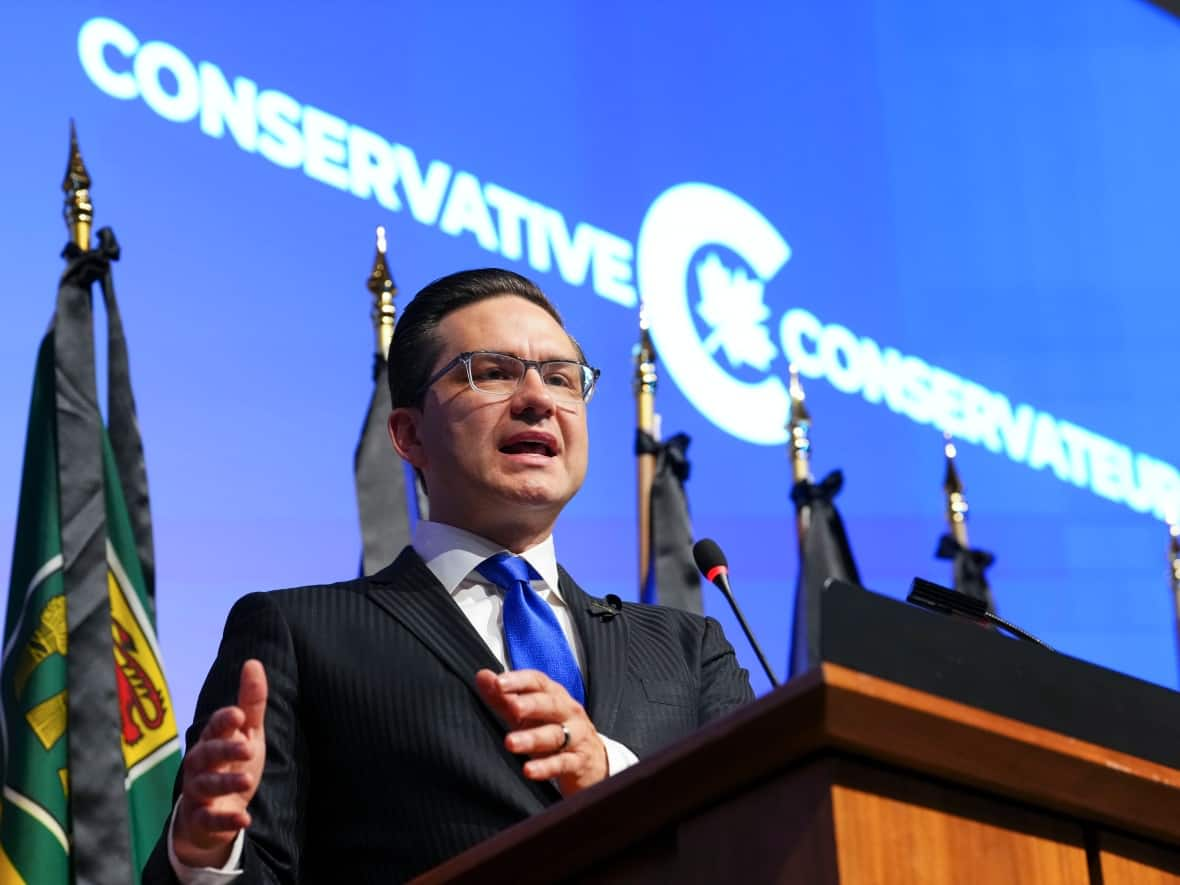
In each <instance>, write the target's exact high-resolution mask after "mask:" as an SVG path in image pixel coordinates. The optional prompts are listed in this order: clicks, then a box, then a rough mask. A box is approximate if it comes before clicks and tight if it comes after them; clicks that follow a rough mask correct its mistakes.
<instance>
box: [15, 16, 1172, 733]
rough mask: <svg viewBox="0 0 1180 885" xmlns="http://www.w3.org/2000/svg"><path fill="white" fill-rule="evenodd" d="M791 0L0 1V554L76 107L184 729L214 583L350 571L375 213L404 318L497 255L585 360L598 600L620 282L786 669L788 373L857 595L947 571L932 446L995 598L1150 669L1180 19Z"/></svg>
mask: <svg viewBox="0 0 1180 885" xmlns="http://www.w3.org/2000/svg"><path fill="white" fill-rule="evenodd" d="M802 5H803V4H799V6H802ZM795 6H796V5H795V4H769V3H768V4H763V5H754V4H739V5H737V6H734V5H732V4H729V5H726V6H725V7H724V8H721V7H716V6H713V5H708V4H699V5H696V6H690V7H689V8H679V9H678V10H677V11H676V12H675V14H672V13H671V12H666V11H661V10H660V9H657V8H648V7H645V6H640V7H638V8H636V7H634V6H633V5H626V6H624V5H622V4H617V5H616V4H610V3H605V4H603V3H600V4H594V5H593V7H589V6H587V7H573V6H567V5H565V4H507V5H504V4H496V5H487V4H470V5H468V6H466V7H464V8H462V9H461V10H459V11H451V12H448V13H446V14H444V13H442V12H440V11H437V10H433V9H432V8H431V7H429V6H428V5H427V6H422V5H421V4H404V5H402V4H389V5H372V4H339V5H337V6H334V7H332V8H331V10H330V11H329V10H328V9H327V8H325V7H321V6H319V5H315V4H306V5H305V6H303V7H302V8H299V7H292V6H289V5H288V6H283V7H281V8H276V9H272V10H267V9H257V8H252V7H243V8H238V9H234V10H232V11H231V10H229V9H228V8H225V9H216V10H200V11H198V10H196V9H167V8H162V7H160V6H159V5H158V4H125V3H124V4H120V3H114V4H101V3H78V4H74V5H69V6H67V7H65V8H59V9H55V10H53V11H52V12H50V11H44V10H40V9H31V8H30V9H22V10H9V11H7V12H6V13H5V18H6V19H7V21H8V25H9V30H10V32H11V33H12V34H14V35H19V39H15V40H13V41H12V42H11V45H10V47H9V50H8V51H7V52H6V53H5V55H4V57H3V59H0V73H2V74H3V76H4V79H5V82H6V83H8V84H10V88H8V89H6V90H5V93H4V96H3V98H2V99H0V108H2V109H3V112H4V119H5V120H6V121H7V122H8V126H7V128H6V133H7V137H6V138H5V140H4V141H5V145H4V148H3V154H2V155H3V157H4V158H5V160H6V162H5V164H4V168H5V173H6V174H5V175H4V178H3V185H2V190H3V193H4V195H5V199H4V202H3V205H4V208H5V210H6V211H5V212H4V213H3V215H2V217H0V231H2V237H3V240H2V241H3V244H4V248H3V259H4V260H3V262H2V263H0V274H2V281H3V287H4V291H5V293H6V298H5V321H4V328H3V332H2V333H0V340H2V341H3V348H2V349H0V370H2V371H0V389H2V391H3V395H2V397H0V403H3V409H4V418H5V425H6V426H7V427H8V432H7V433H5V434H4V435H3V436H0V464H2V465H4V468H3V470H2V471H0V502H3V505H2V506H0V514H3V520H2V522H0V558H2V559H3V560H4V561H5V562H6V563H7V562H9V561H10V559H11V543H12V541H11V539H12V536H13V530H14V523H15V515H16V502H17V495H18V489H19V481H20V464H21V457H22V447H23V441H24V433H23V429H24V426H25V421H26V416H27V406H28V397H29V390H30V383H31V378H32V370H33V362H34V354H35V349H36V346H37V343H38V341H39V339H40V336H41V334H42V332H43V330H44V327H45V324H46V322H47V320H48V318H49V316H50V313H51V311H52V304H53V296H54V292H55V291H56V283H57V276H58V274H59V272H60V268H61V263H60V259H59V258H58V257H57V256H58V253H59V252H60V250H61V247H62V246H63V245H64V242H65V236H66V235H65V230H64V227H63V226H62V224H61V221H60V217H59V212H60V202H59V201H60V192H59V191H58V190H57V186H58V183H59V182H60V180H61V176H62V172H63V168H64V163H65V158H66V146H67V144H66V136H67V122H68V120H69V118H70V117H71V116H72V117H73V118H74V119H75V120H76V122H77V126H78V132H79V137H80V140H81V147H82V151H83V154H84V156H85V158H86V161H87V164H88V166H89V169H90V171H91V174H92V176H93V179H94V184H93V188H92V198H93V201H94V204H95V206H96V219H95V221H96V224H97V225H110V226H111V227H113V228H114V230H115V231H116V233H117V235H118V237H119V241H120V243H121V245H122V253H123V257H122V259H121V261H120V262H119V264H118V266H117V267H116V282H117V287H118V291H119V295H120V300H121V307H122V312H123V316H124V322H125V324H126V327H127V335H128V340H129V344H130V348H131V358H132V373H133V379H134V383H135V387H136V393H137V397H138V404H139V415H140V423H141V427H142V431H143V435H144V441H145V447H146V453H147V461H148V470H149V479H150V483H151V492H152V503H153V515H154V519H155V526H156V540H157V560H158V574H159V590H158V608H159V625H160V626H159V632H160V640H161V645H162V649H163V653H164V657H165V662H166V664H167V667H168V674H169V678H170V681H171V682H172V684H173V691H174V696H175V698H176V702H177V706H178V718H179V719H181V720H184V721H185V722H187V721H188V718H189V716H190V713H191V709H192V706H193V703H194V701H195V697H196V692H197V689H198V687H199V685H200V681H201V679H202V678H203V676H204V673H205V670H206V669H207V667H208V665H209V663H210V661H211V660H212V657H213V655H214V653H215V651H216V646H217V641H218V638H219V636H220V631H221V626H222V623H223V620H224V617H225V613H226V611H227V610H228V608H229V606H230V605H231V604H232V602H233V600H234V599H235V598H237V597H238V596H240V595H242V594H243V593H246V592H250V591H254V590H261V589H269V588H274V587H281V586H291V585H297V584H308V583H322V582H328V581H333V580H340V579H345V578H348V577H351V576H353V575H354V574H355V572H356V566H357V562H358V558H359V550H360V534H359V528H358V523H357V515H356V502H355V496H354V491H353V487H352V457H353V450H354V447H355V444H356V440H357V435H358V433H359V431H360V426H361V421H362V419H363V416H364V410H365V408H366V406H367V402H368V397H369V394H370V391H371V381H370V366H371V359H372V350H373V340H374V338H373V331H372V327H371V325H370V321H369V311H370V308H371V297H370V295H369V293H368V292H367V291H366V289H365V280H366V278H367V275H368V272H369V268H370V266H371V262H372V257H373V235H374V233H373V232H374V228H375V227H376V225H379V224H380V225H384V226H385V227H386V228H387V231H388V237H389V261H390V265H391V268H392V270H393V273H394V276H395V278H396V279H397V282H398V284H399V288H400V292H401V295H400V298H399V303H400V304H404V303H405V301H406V300H407V299H408V298H409V297H410V296H411V295H412V293H413V292H415V291H416V290H417V289H418V288H420V287H421V286H422V285H424V284H425V283H427V282H429V281H430V280H431V279H434V278H436V277H438V276H441V275H443V274H446V273H449V272H451V271H454V270H458V269H461V268H466V267H479V266H489V265H500V266H504V267H508V268H511V269H513V270H516V271H519V272H521V273H524V274H525V275H527V276H530V277H532V278H533V279H535V280H536V281H537V282H538V283H539V284H540V285H541V286H542V288H543V289H545V291H546V292H547V293H548V294H549V295H550V296H551V297H552V298H553V299H554V301H555V302H556V303H557V305H558V307H559V308H560V310H561V311H562V312H563V314H564V316H565V318H566V321H567V323H568V325H569V327H570V328H571V330H572V331H573V332H574V334H575V335H576V336H577V337H578V339H579V340H580V342H581V343H582V344H583V346H584V347H585V350H586V352H587V354H588V357H589V359H590V360H591V362H593V363H594V364H595V365H597V366H599V367H601V368H602V370H603V377H602V381H601V382H600V387H599V390H598V393H597V395H596V397H595V399H594V401H593V402H592V403H591V405H590V407H589V410H590V411H589V414H590V432H591V467H590V472H589V476H588V479H587V483H586V486H585V488H584V489H583V491H582V492H581V494H580V495H579V496H578V497H577V498H576V499H575V501H574V502H573V503H572V504H571V505H570V507H569V508H568V509H567V511H566V513H565V514H564V515H563V517H562V519H561V522H560V523H559V526H558V533H557V535H556V539H557V549H558V555H559V558H560V559H561V560H562V561H563V562H564V564H565V565H566V566H567V567H568V568H569V570H570V572H571V573H572V574H573V575H575V576H576V577H577V578H578V580H579V582H580V583H581V584H582V585H583V586H585V587H586V588H587V589H588V590H590V591H591V592H594V593H596V594H599V595H605V594H607V593H616V594H618V595H619V596H621V597H623V598H627V599H635V598H637V596H638V586H637V579H636V572H637V563H636V560H637V550H636V528H635V520H636V516H635V510H636V505H635V466H634V456H633V454H632V451H633V442H634V440H633V436H634V400H633V396H632V375H633V368H632V363H631V349H632V347H633V345H634V344H635V341H636V339H637V336H638V314H639V308H640V304H641V302H642V304H643V305H644V306H645V309H646V312H647V315H648V317H649V318H650V321H651V331H652V336H653V339H654V343H655V346H656V349H657V351H658V355H659V375H660V381H659V388H658V393H657V410H658V411H659V413H660V416H661V426H662V431H663V434H664V435H665V436H670V435H671V434H673V433H677V432H685V433H687V434H689V435H690V436H691V437H692V443H691V446H690V448H689V452H688V453H689V457H690V459H691V461H692V472H691V475H690V478H689V480H688V483H687V489H688V494H689V500H690V506H691V510H692V518H693V522H694V526H695V530H696V533H697V535H698V536H700V537H705V536H710V537H714V538H716V539H717V540H718V541H719V542H720V543H721V545H722V546H723V547H724V548H725V549H726V552H727V553H728V556H729V560H730V563H731V565H732V569H733V572H732V575H733V582H734V586H735V589H736V591H737V593H738V595H739V597H740V598H741V599H742V601H743V603H744V606H745V608H746V612H747V616H748V618H749V620H750V621H751V622H752V624H753V625H754V626H755V629H756V630H757V632H758V634H759V636H760V639H761V642H762V643H763V645H764V647H765V649H766V651H767V655H768V657H769V658H770V659H771V661H772V662H773V663H774V664H775V665H776V666H777V667H778V669H779V670H780V672H785V670H786V662H787V659H788V654H789V644H790V624H791V612H792V607H793V597H794V585H795V574H796V568H797V554H796V550H795V523H794V508H793V505H792V504H791V501H790V489H791V474H790V464H789V460H788V456H787V452H786V442H787V433H786V430H785V428H784V422H785V419H786V414H787V404H788V393H787V373H788V365H790V364H794V365H795V366H796V367H797V369H798V371H799V373H800V376H801V380H802V382H803V384H804V385H805V388H806V392H807V404H808V408H809V410H810V412H811V416H812V429H811V440H812V445H813V467H814V470H815V472H816V474H817V478H819V477H822V476H824V475H825V474H826V473H827V472H828V471H830V470H832V469H835V468H840V469H842V470H843V472H844V476H845V486H844V489H843V491H842V492H841V494H840V496H839V498H838V499H837V502H838V504H839V506H840V508H841V510H842V513H843V515H844V519H845V523H846V526H847V529H848V534H849V537H850V540H851V543H852V547H853V552H854V553H855V556H856V559H857V564H858V566H859V568H860V571H861V576H862V578H863V581H864V583H865V584H866V586H868V587H870V588H872V589H875V590H878V591H880V592H883V593H886V594H889V595H893V596H903V595H904V594H905V592H906V590H907V589H908V586H909V582H910V580H911V578H913V577H914V576H915V575H921V576H924V577H927V578H929V579H932V580H935V581H938V582H941V583H949V582H950V580H951V574H950V565H949V563H947V562H946V561H943V560H938V559H936V558H935V557H934V549H935V546H936V544H937V541H938V538H939V536H940V535H941V534H942V533H943V532H944V531H945V527H946V524H945V515H944V509H945V502H944V497H943V492H942V488H941V484H942V473H943V454H942V453H943V433H944V432H948V433H950V434H952V435H953V437H954V438H955V440H956V442H957V445H958V451H959V459H958V466H959V470H960V473H961V475H962V477H963V480H964V483H965V486H966V496H967V499H968V501H969V502H970V512H969V526H970V531H971V540H972V542H973V544H974V545H976V546H978V547H981V548H984V549H986V550H989V551H991V552H993V553H994V554H995V555H996V563H995V565H994V566H993V567H992V569H991V571H990V572H989V577H990V579H991V583H992V588H993V592H994V594H995V598H996V602H997V608H998V610H999V612H1000V614H1001V615H1003V616H1004V617H1005V618H1007V619H1008V620H1010V621H1013V622H1014V623H1016V624H1019V625H1021V626H1023V627H1024V628H1025V629H1027V630H1029V631H1030V632H1032V633H1034V634H1036V635H1038V636H1040V637H1042V638H1043V639H1044V640H1045V641H1046V642H1048V643H1049V644H1051V645H1052V646H1054V647H1056V648H1058V649H1060V650H1061V651H1063V652H1065V653H1067V654H1070V655H1074V656H1077V657H1080V658H1084V659H1086V660H1090V661H1094V662H1096V663H1099V664H1103V665H1105V666H1108V667H1112V668H1115V669H1118V670H1122V671H1125V672H1127V673H1131V674H1133V675H1135V676H1139V677H1142V678H1145V679H1149V680H1153V681H1156V682H1160V683H1163V684H1166V685H1175V684H1176V680H1177V676H1176V673H1177V649H1176V641H1175V614H1174V607H1173V600H1172V597H1171V591H1170V586H1169V571H1168V564H1167V559H1166V554H1165V549H1166V540H1167V531H1166V528H1165V524H1164V520H1165V519H1166V518H1167V517H1168V516H1169V515H1177V516H1180V470H1178V465H1180V446H1178V445H1177V442H1176V440H1177V437H1178V435H1180V416H1178V414H1177V411H1176V407H1175V389H1176V385H1175V377H1176V375H1175V364H1176V352H1177V347H1176V342H1177V340H1178V337H1180V320H1178V319H1177V307H1176V297H1175V296H1176V292H1177V290H1178V286H1180V250H1177V249H1176V247H1175V229H1176V224H1175V221H1176V211H1177V210H1176V207H1177V206H1180V124H1178V123H1177V119H1180V118H1178V117H1177V115H1176V114H1175V113H1173V112H1172V109H1173V108H1174V106H1175V96H1176V95H1178V94H1180V61H1177V59H1180V22H1177V21H1176V20H1175V19H1173V18H1171V17H1170V16H1168V15H1167V14H1166V13H1164V12H1162V11H1160V10H1159V9H1157V8H1156V7H1154V6H1151V5H1150V4H1148V3H1145V2H1138V0H1120V2H1111V0H1102V2H1099V0H1085V2H1081V3H1078V2H1073V3H1065V2H1046V3H1038V4H1027V3H1017V2H1014V0H1003V2H1001V3H1000V6H999V7H997V6H996V5H995V4H991V5H989V6H988V7H987V8H986V9H983V8H980V9H978V10H974V9H963V8H922V9H920V10H918V9H913V8H906V5H905V4H900V5H899V4H874V3H868V2H866V3H856V4H853V5H852V7H851V8H842V9H840V10H839V11H838V12H837V11H836V10H834V9H833V10H827V9H821V8H818V7H812V8H810V9H803V8H795ZM923 6H925V5H923ZM705 598H706V609H707V611H708V613H709V614H712V615H714V616H716V617H717V618H719V619H720V620H721V621H722V622H723V624H724V625H725V627H726V630H727V632H728V634H729V636H730V638H731V640H732V641H733V643H734V645H735V647H736V648H737V649H738V653H739V655H740V657H741V658H742V660H743V662H745V664H746V666H747V667H749V668H750V669H751V671H752V677H753V679H754V682H755V685H756V687H758V688H759V690H765V688H766V687H767V683H766V681H765V678H764V677H763V676H762V675H761V673H760V672H759V671H758V669H757V667H756V661H755V658H754V656H753V654H752V653H751V652H750V651H749V650H748V647H747V644H746V642H745V640H744V639H743V638H742V637H741V635H740V632H739V630H738V627H737V625H736V622H735V621H734V619H733V618H732V617H731V616H730V615H729V613H728V611H727V610H726V609H725V607H724V603H723V601H722V600H721V598H720V597H719V596H715V595H713V591H712V589H711V588H706V597H705Z"/></svg>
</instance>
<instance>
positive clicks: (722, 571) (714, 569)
mask: <svg viewBox="0 0 1180 885" xmlns="http://www.w3.org/2000/svg"><path fill="white" fill-rule="evenodd" d="M692 558H693V559H694V560H696V564H697V568H698V569H700V570H701V574H702V575H704V576H705V580H706V581H708V582H710V583H711V584H713V585H714V586H716V587H717V589H718V590H720V591H721V592H722V593H724V594H725V598H726V599H728V600H729V607H730V608H732V609H733V613H734V614H735V615H737V619H738V623H739V624H741V625H742V630H744V631H745V633H746V639H748V640H750V647H751V648H753V649H754V654H756V655H758V660H759V662H760V663H761V664H762V669H763V670H765V671H766V678H767V679H769V680H770V684H771V685H772V686H774V687H775V688H778V679H776V678H775V676H774V671H773V670H771V669H770V664H768V663H766V655H764V654H762V649H761V648H760V647H759V645H758V640H757V639H755V638H754V633H753V631H752V630H750V625H749V624H747V623H746V619H745V617H744V616H743V615H742V610H741V609H740V608H738V604H737V600H736V599H735V598H734V596H733V590H731V589H730V587H729V563H728V562H726V560H725V554H724V553H722V552H721V548H720V547H718V546H717V542H716V541H714V540H713V539H712V538H703V539H701V540H700V541H697V542H696V543H695V544H693V546H692Z"/></svg>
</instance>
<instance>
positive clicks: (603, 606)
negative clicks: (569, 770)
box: [558, 566, 627, 735]
mask: <svg viewBox="0 0 1180 885" xmlns="http://www.w3.org/2000/svg"><path fill="white" fill-rule="evenodd" d="M558 576H559V583H560V585H561V596H562V599H564V600H565V603H566V605H568V606H569V607H570V613H571V614H572V615H573V619H574V624H575V626H576V627H577V630H578V635H579V636H580V637H581V639H582V648H583V649H584V650H585V652H586V674H585V677H586V691H587V703H586V712H587V713H589V714H590V719H591V720H592V721H593V722H594V727H595V728H597V729H598V730H599V731H600V732H602V733H603V734H606V735H609V734H611V732H612V731H614V730H615V720H616V718H617V717H618V713H619V705H620V703H621V702H622V698H623V685H624V681H625V679H626V675H627V622H626V617H625V616H624V615H623V614H622V611H621V609H618V608H614V607H612V606H610V605H608V604H607V603H606V602H604V601H603V600H601V599H596V598H595V597H592V596H589V595H588V594H586V592H585V591H583V590H582V588H581V587H579V586H578V585H577V584H576V583H574V579H573V578H571V577H570V576H569V574H568V573H567V572H566V570H565V569H563V568H561V567H560V566H558Z"/></svg>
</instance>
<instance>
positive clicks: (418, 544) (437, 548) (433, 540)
mask: <svg viewBox="0 0 1180 885" xmlns="http://www.w3.org/2000/svg"><path fill="white" fill-rule="evenodd" d="M413 546H414V550H415V551H417V553H418V555H419V556H421V557H422V560H423V561H424V562H425V563H426V567H427V568H428V569H430V571H431V573H433V575H434V576H435V577H436V578H438V581H439V583H440V584H442V585H443V589H445V590H446V591H447V593H450V594H454V592H455V590H456V589H457V588H458V587H459V585H460V584H462V583H463V581H465V580H466V579H467V578H468V577H470V576H471V573H472V572H474V571H475V569H476V567H477V566H478V565H479V564H480V563H482V562H483V561H484V560H485V559H487V558H488V557H489V556H495V555H496V554H497V553H501V552H504V548H503V547H501V546H499V545H498V544H496V543H495V542H493V541H489V540H488V539H487V538H483V537H480V536H479V535H476V534H472V533H471V532H468V531H465V530H463V529H460V528H455V527H454V526H452V525H446V524H445V523H441V522H431V521H429V520H419V522H418V524H417V525H416V526H414V539H413ZM519 556H520V557H521V558H522V559H524V560H526V561H527V562H528V564H529V565H531V566H532V567H533V568H535V569H536V570H537V574H539V575H540V576H541V583H542V584H544V585H545V588H546V589H548V590H551V591H553V593H555V594H556V595H557V597H558V598H559V599H560V598H561V590H560V589H559V587H558V579H557V554H556V552H555V550H554V547H553V536H552V535H549V536H548V537H547V538H546V539H545V540H544V541H542V542H541V543H540V544H538V545H537V546H535V547H530V548H529V549H528V550H526V551H524V553H521V554H519ZM475 580H476V581H479V582H481V583H482V582H483V581H484V579H483V578H482V577H479V576H476V578H475ZM533 583H534V584H535V583H537V582H535V581H534V582H533Z"/></svg>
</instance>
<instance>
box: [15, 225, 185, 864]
mask: <svg viewBox="0 0 1180 885" xmlns="http://www.w3.org/2000/svg"><path fill="white" fill-rule="evenodd" d="M66 255H67V258H68V265H67V267H66V270H65V273H64V274H63V277H62V281H61V286H60V288H59V290H58V300H57V309H56V311H55V313H54V317H53V322H52V323H51V325H50V329H49V331H48V332H47V333H46V335H45V338H44V339H43V341H42V343H41V348H40V351H39V354H38V357H37V366H36V372H35V375H34V379H33V396H32V404H31V407H30V410H29V425H28V432H27V437H26V443H25V460H24V472H23V478H22V483H21V494H20V505H19V513H18V518H17V532H16V543H15V548H14V553H13V563H12V576H11V583H10V586H9V590H8V607H7V613H6V618H5V624H4V642H3V659H2V662H0V774H2V775H3V792H2V794H0V885H8V883H10V882H11V883H27V885H67V883H73V882H74V881H79V882H81V881H85V882H99V883H108V882H109V883H115V882H118V883H128V882H139V881H140V870H141V869H142V867H143V865H144V863H145V862H146V861H147V858H148V855H149V854H150V852H151V850H152V847H153V845H154V844H155V842H156V840H157V839H158V838H159V835H160V832H161V829H162V826H163V822H164V820H165V818H166V817H167V814H168V812H169V810H170V806H171V791H172V783H173V780H174V778H175V776H176V772H177V767H178V764H179V746H180V745H179V740H178V737H177V729H176V718H175V713H174V711H173V708H172V701H171V698H170V697H169V695H168V689H167V685H166V683H165V681H164V671H163V665H162V663H161V660H160V651H159V647H158V645H157V643H156V635H155V614H154V599H153V584H154V562H153V552H152V536H151V519H150V515H149V511H148V496H147V478H146V471H145V468H144V461H143V447H142V444H141V442H140V437H139V429H138V424H137V421H136V418H135V406H134V400H133V399H132V396H131V383H130V371H129V367H128V360H127V346H126V341H125V339H124V336H123V328H122V322H121V320H120V317H119V312H118V306H117V304H116V303H115V295H114V287H113V284H112V280H111V272H110V267H111V262H112V261H113V260H115V259H116V258H117V257H118V246H117V244H116V243H115V239H114V235H113V234H111V232H110V231H109V230H106V229H104V230H102V231H100V232H99V245H98V247H97V248H96V249H94V250H93V251H82V250H80V249H78V248H76V247H73V246H71V247H69V248H67V253H66ZM96 282H97V283H99V284H100V288H101V291H102V295H103V298H104V302H105V307H106V314H107V333H108V342H107V344H108V346H107V353H108V357H107V361H108V373H109V377H108V385H107V386H108V395H109V402H108V408H107V421H106V422H104V421H103V418H102V414H101V412H100V410H99V406H98V402H97V393H96V383H95V358H94V329H93V316H92V305H91V297H92V289H93V285H94V283H96Z"/></svg>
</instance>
